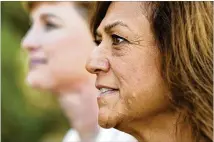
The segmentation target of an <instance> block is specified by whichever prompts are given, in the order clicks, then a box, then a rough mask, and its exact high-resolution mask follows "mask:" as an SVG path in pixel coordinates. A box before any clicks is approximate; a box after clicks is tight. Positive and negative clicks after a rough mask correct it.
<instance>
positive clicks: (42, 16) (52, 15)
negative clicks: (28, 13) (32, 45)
mask: <svg viewBox="0 0 214 142" xmlns="http://www.w3.org/2000/svg"><path fill="white" fill-rule="evenodd" d="M51 17H53V18H57V19H59V20H62V19H61V18H60V17H59V16H56V15H55V14H52V13H43V14H42V15H41V17H40V18H41V19H42V20H45V19H47V18H51Z"/></svg>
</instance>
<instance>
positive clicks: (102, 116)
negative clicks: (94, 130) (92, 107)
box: [98, 109, 119, 129]
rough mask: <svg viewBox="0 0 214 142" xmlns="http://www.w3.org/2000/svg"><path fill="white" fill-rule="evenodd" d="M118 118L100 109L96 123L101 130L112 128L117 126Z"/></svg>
mask: <svg viewBox="0 0 214 142" xmlns="http://www.w3.org/2000/svg"><path fill="white" fill-rule="evenodd" d="M118 118H119V117H117V115H115V114H113V113H112V112H111V111H108V110H106V111H105V110H104V109H100V110H99V117H98V122H99V125H100V126H101V127H103V128H107V129H108V128H114V127H115V126H116V124H117V120H118Z"/></svg>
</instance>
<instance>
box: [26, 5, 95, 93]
mask: <svg viewBox="0 0 214 142" xmlns="http://www.w3.org/2000/svg"><path fill="white" fill-rule="evenodd" d="M30 18H31V21H32V25H31V28H30V29H29V31H28V33H27V34H26V36H25V37H24V39H23V42H22V46H23V48H24V49H26V50H27V53H28V56H29V73H28V76H27V81H28V83H29V84H30V85H31V86H32V87H35V88H39V89H51V90H57V89H59V88H61V87H62V86H63V87H65V86H66V85H68V84H69V85H71V86H72V83H74V82H75V83H78V81H82V80H83V79H85V78H86V76H87V75H88V73H87V71H85V61H86V59H87V56H88V54H89V53H90V51H91V50H92V48H93V42H92V38H91V35H90V32H89V29H88V27H87V24H86V22H85V20H84V19H82V17H81V16H80V15H79V13H78V12H77V11H76V9H75V8H74V5H73V3H72V2H52V3H51V2H40V3H38V4H37V5H35V7H34V8H33V9H32V11H31V12H30Z"/></svg>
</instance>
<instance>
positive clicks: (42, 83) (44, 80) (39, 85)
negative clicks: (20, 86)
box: [26, 73, 54, 90]
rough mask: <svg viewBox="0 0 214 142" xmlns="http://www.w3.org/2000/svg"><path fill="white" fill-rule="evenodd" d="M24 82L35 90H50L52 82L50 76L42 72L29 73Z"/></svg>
mask: <svg viewBox="0 0 214 142" xmlns="http://www.w3.org/2000/svg"><path fill="white" fill-rule="evenodd" d="M26 83H27V84H28V85H29V86H30V87H32V88H34V89H37V90H52V88H53V86H54V83H53V80H52V79H51V78H50V77H47V76H45V75H43V74H40V75H38V74H36V73H29V74H28V76H27V78H26Z"/></svg>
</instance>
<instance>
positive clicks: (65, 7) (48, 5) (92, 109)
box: [22, 2, 133, 142]
mask: <svg viewBox="0 0 214 142" xmlns="http://www.w3.org/2000/svg"><path fill="white" fill-rule="evenodd" d="M93 4H94V3H93V2H27V3H26V5H25V6H26V9H27V11H28V12H29V14H30V18H31V22H32V25H31V27H30V29H29V31H28V33H27V34H26V36H25V37H24V39H23V42H22V46H23V48H24V49H25V50H26V51H27V53H28V56H29V73H28V75H27V83H28V84H29V85H30V86H32V87H33V88H36V89H39V90H49V91H51V92H53V93H54V94H58V95H57V97H58V98H59V102H60V104H61V106H62V108H63V111H64V112H65V114H66V116H67V117H68V119H69V122H70V124H71V125H72V127H73V128H74V129H75V130H77V132H76V131H74V130H71V131H69V132H68V134H67V135H66V137H65V139H64V142H71V141H75V142H76V141H80V139H81V141H83V142H94V141H96V140H102V139H105V137H106V135H104V136H102V135H103V131H104V129H101V130H102V131H99V127H98V124H97V121H98V120H97V113H98V112H97V108H98V106H97V102H96V95H97V90H96V88H95V87H94V85H93V84H94V78H93V76H92V75H90V74H89V73H88V72H87V71H86V70H85V67H84V66H85V61H86V58H87V56H88V54H89V53H90V51H91V50H92V48H93V47H94V44H93V41H92V37H91V35H90V31H89V28H88V25H87V21H89V19H90V18H89V17H90V8H92V7H93ZM106 132H107V133H108V134H109V135H110V134H111V133H114V134H116V135H118V136H119V135H120V136H121V138H122V139H123V138H125V137H126V138H125V139H124V141H126V140H128V141H130V140H132V139H133V138H132V137H131V136H128V135H125V134H124V133H119V131H116V130H111V131H104V133H106ZM115 140H116V139H115ZM118 140H120V139H118ZM110 141H111V139H110ZM120 141H121V140H120Z"/></svg>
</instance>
